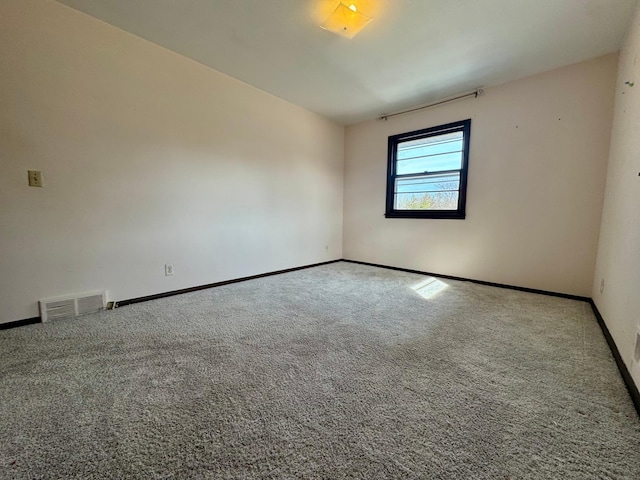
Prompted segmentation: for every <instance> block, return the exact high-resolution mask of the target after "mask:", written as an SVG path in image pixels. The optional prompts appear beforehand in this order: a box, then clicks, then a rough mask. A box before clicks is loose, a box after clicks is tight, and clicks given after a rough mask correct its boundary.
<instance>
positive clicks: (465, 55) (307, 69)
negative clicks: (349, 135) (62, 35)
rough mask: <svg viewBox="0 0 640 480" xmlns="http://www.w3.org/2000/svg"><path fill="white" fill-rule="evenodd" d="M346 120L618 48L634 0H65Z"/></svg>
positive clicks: (74, 6) (218, 67) (321, 111)
mask: <svg viewBox="0 0 640 480" xmlns="http://www.w3.org/2000/svg"><path fill="white" fill-rule="evenodd" d="M59 1H60V2H61V3H64V4H66V5H69V6H71V7H73V8H76V9H78V10H80V11H83V12H85V13H88V14H89V15H92V16H94V17H96V18H99V19H101V20H104V21H105V22H107V23H110V24H112V25H114V26H116V27H119V28H121V29H123V30H126V31H128V32H130V33H133V34H135V35H138V36H140V37H142V38H145V39H147V40H149V41H151V42H154V43H156V44H159V45H162V46H164V47H166V48H168V49H170V50H173V51H175V52H177V53H180V54H182V55H184V56H186V57H189V58H191V59H193V60H196V61H198V62H200V63H203V64H205V65H208V66H210V67H211V68H214V69H216V70H218V71H221V72H223V73H226V74H227V75H230V76H232V77H234V78H237V79H239V80H242V81H244V82H246V83H248V84H250V85H253V86H255V87H257V88H259V89H261V90H264V91H266V92H269V93H271V94H273V95H276V96H278V97H281V98H283V99H285V100H288V101H289V102H292V103H294V104H297V105H299V106H301V107H304V108H306V109H308V110H311V111H314V112H317V113H319V114H321V115H324V116H326V117H328V118H331V119H333V120H335V121H337V122H340V123H343V124H350V123H355V122H358V121H361V120H365V119H368V118H372V117H375V116H378V115H381V114H384V113H391V112H394V111H397V110H400V109H403V108H408V107H412V106H416V105H420V104H425V103H427V102H430V101H433V100H436V99H440V98H443V97H447V96H450V95H453V94H456V93H459V92H463V91H466V90H470V89H473V88H476V87H479V86H491V85H496V84H499V83H503V82H507V81H510V80H514V79H516V78H520V77H524V76H527V75H531V74H534V73H538V72H543V71H546V70H550V69H553V68H556V67H560V66H563V65H568V64H571V63H575V62H579V61H582V60H586V59H589V58H593V57H597V56H599V55H603V54H606V53H609V52H614V51H617V50H618V48H619V47H620V44H621V42H622V40H623V37H624V34H625V32H626V29H627V27H628V25H629V22H630V21H631V18H632V14H633V11H634V8H635V6H636V3H637V0H352V1H351V2H350V3H354V4H356V6H358V9H359V11H360V12H362V13H364V14H367V15H369V16H372V17H374V21H373V22H371V24H369V25H368V26H367V27H366V28H365V29H364V30H363V31H362V32H361V33H360V34H359V35H358V36H357V37H355V38H354V39H352V40H348V39H345V38H342V37H339V36H337V35H334V34H332V33H330V32H327V31H325V30H322V29H321V28H320V27H319V26H318V24H319V23H321V22H322V21H323V20H324V19H325V18H326V16H328V14H329V13H330V12H331V10H332V9H333V8H335V6H336V5H337V4H338V2H339V0H59Z"/></svg>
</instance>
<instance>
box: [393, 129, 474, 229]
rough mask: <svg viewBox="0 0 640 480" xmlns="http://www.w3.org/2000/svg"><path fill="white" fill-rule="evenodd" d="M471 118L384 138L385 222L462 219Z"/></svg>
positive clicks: (463, 214) (463, 215)
mask: <svg viewBox="0 0 640 480" xmlns="http://www.w3.org/2000/svg"><path fill="white" fill-rule="evenodd" d="M470 132H471V120H463V121H461V122H455V123H449V124H447V125H440V126H439V127H433V128H426V129H424V130H417V131H415V132H409V133H401V134H399V135H393V136H391V137H389V167H388V178H387V212H386V215H385V216H386V217H387V218H459V219H462V218H464V217H465V202H466V193H467V166H468V162H469V134H470Z"/></svg>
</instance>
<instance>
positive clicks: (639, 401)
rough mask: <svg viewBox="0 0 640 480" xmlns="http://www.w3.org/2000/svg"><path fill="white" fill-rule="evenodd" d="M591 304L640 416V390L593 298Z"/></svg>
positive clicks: (590, 300)
mask: <svg viewBox="0 0 640 480" xmlns="http://www.w3.org/2000/svg"><path fill="white" fill-rule="evenodd" d="M589 304H590V305H591V309H592V310H593V314H594V315H595V316H596V320H598V325H600V328H601V329H602V333H603V334H604V338H605V339H606V340H607V344H608V345H609V348H610V349H611V354H612V355H613V358H614V360H615V361H616V365H618V370H620V375H622V380H624V384H625V385H626V386H627V390H629V395H631V401H632V402H633V405H634V406H635V407H636V411H637V412H638V416H640V391H639V390H638V387H637V386H636V384H635V382H634V381H633V378H631V373H629V369H628V368H627V366H626V365H625V363H624V360H622V355H620V351H619V350H618V346H617V345H616V343H615V341H614V340H613V337H612V336H611V332H609V328H607V324H606V323H604V319H603V318H602V315H601V314H600V311H599V310H598V307H597V306H596V303H595V302H594V301H593V299H592V298H590V299H589Z"/></svg>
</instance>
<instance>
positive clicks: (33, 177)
mask: <svg viewBox="0 0 640 480" xmlns="http://www.w3.org/2000/svg"><path fill="white" fill-rule="evenodd" d="M27 172H28V174H29V186H30V187H41V186H42V172H41V171H40V170H28V171H27Z"/></svg>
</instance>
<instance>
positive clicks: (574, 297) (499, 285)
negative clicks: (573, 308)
mask: <svg viewBox="0 0 640 480" xmlns="http://www.w3.org/2000/svg"><path fill="white" fill-rule="evenodd" d="M342 261H343V262H349V263H357V264H359V265H368V266H370V267H378V268H386V269H389V270H396V271H399V272H407V273H417V274H419V275H428V276H430V277H438V278H447V279H449V280H458V281H460V282H472V283H477V284H479V285H486V286H488V287H497V288H506V289H509V290H518V291H520V292H527V293H537V294H539V295H547V296H551V297H560V298H567V299H569V300H578V301H580V302H589V301H590V300H591V299H590V298H589V297H581V296H580V295H571V294H569V293H559V292H551V291H548V290H538V289H535V288H527V287H518V286H515V285H507V284H505V283H494V282H486V281H484V280H475V279H473V278H465V277H455V276H453V275H443V274H441V273H432V272H423V271H420V270H411V269H409V268H400V267H391V266H389V265H380V264H377V263H369V262H361V261H359V260H347V259H342Z"/></svg>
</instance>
